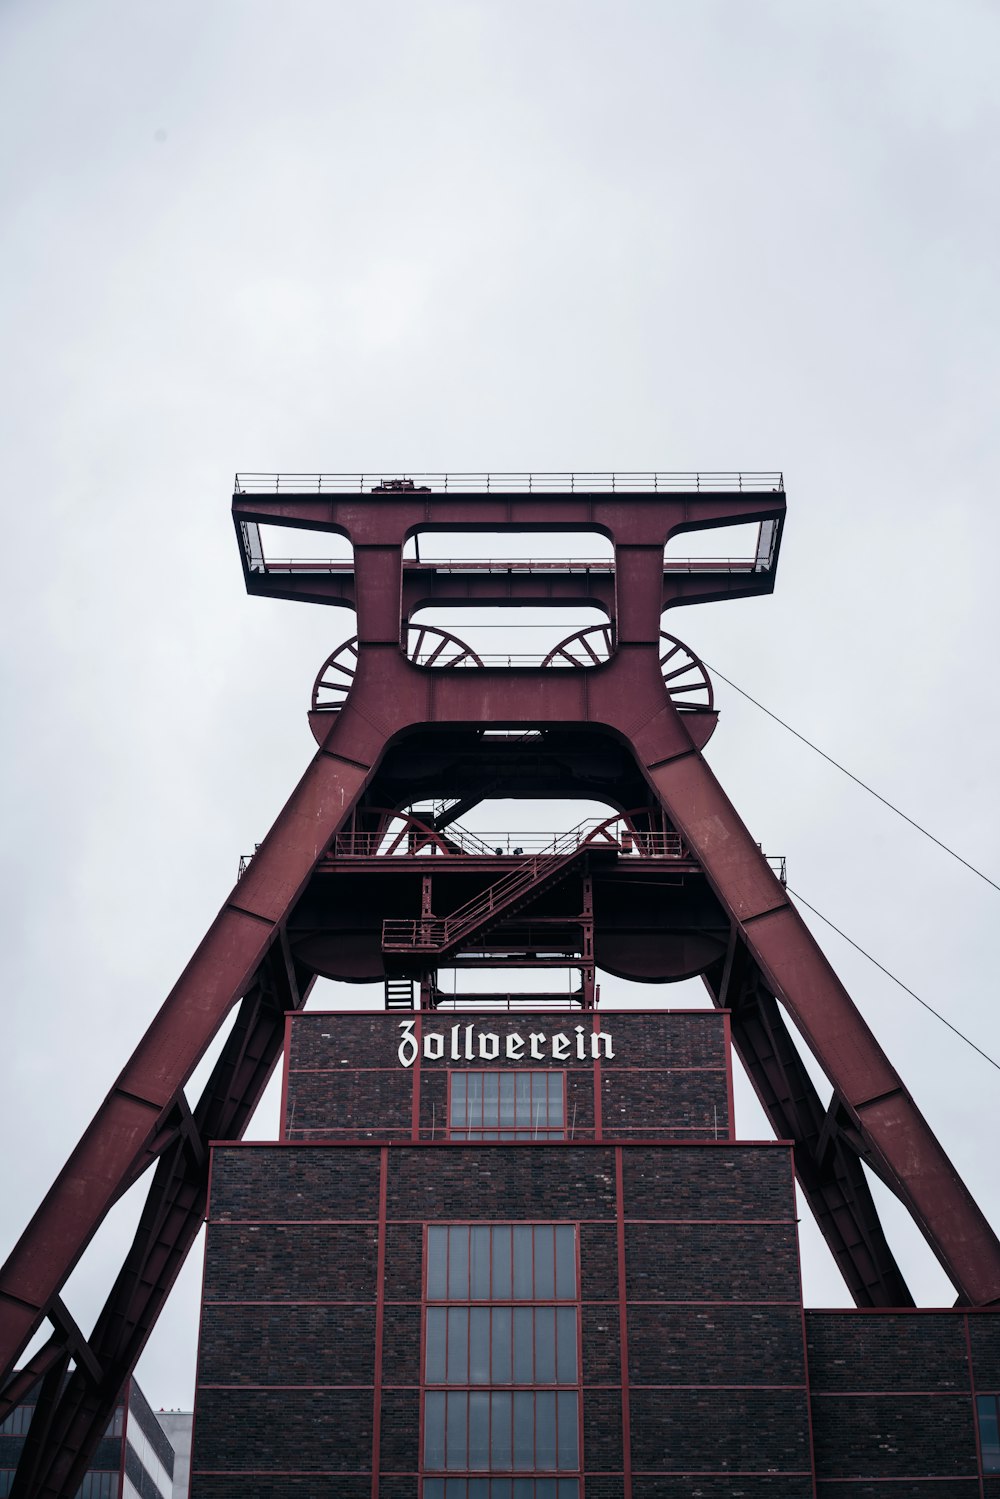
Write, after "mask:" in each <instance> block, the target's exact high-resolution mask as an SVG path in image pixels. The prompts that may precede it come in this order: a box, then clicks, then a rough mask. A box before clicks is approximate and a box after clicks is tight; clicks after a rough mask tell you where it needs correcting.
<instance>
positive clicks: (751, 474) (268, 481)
mask: <svg viewBox="0 0 1000 1499" xmlns="http://www.w3.org/2000/svg"><path fill="white" fill-rule="evenodd" d="M784 489H785V479H784V475H783V474H782V473H781V472H780V471H778V470H775V471H770V470H762V471H751V470H732V471H724V470H693V469H692V470H687V471H682V470H676V471H675V470H653V469H650V470H643V471H639V470H635V471H632V470H626V471H613V470H612V471H609V472H605V473H596V472H595V473H576V472H572V473H571V472H565V473H559V472H556V471H551V472H550V471H543V472H538V473H503V472H498V473H492V472H487V473H472V472H447V473H446V472H436V473H423V474H419V473H409V474H382V473H378V472H376V473H368V474H340V473H337V474H328V473H319V474H307V473H291V474H289V473H284V474H264V473H246V472H241V473H237V475H236V480H235V484H234V486H233V492H234V493H235V494H372V495H394V494H395V495H398V494H406V493H410V494H412V493H417V494H420V493H424V494H427V493H431V494H439V493H443V494H452V495H482V494H488V495H505V494H517V495H525V494H549V495H552V494H577V495H583V494H623V495H627V494H733V493H736V494H746V493H759V492H765V493H768V494H776V493H778V494H783V493H784Z"/></svg>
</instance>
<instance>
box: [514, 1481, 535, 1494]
mask: <svg viewBox="0 0 1000 1499" xmlns="http://www.w3.org/2000/svg"><path fill="white" fill-rule="evenodd" d="M513 1489H514V1499H535V1484H534V1480H533V1479H531V1478H515V1479H514V1483H513Z"/></svg>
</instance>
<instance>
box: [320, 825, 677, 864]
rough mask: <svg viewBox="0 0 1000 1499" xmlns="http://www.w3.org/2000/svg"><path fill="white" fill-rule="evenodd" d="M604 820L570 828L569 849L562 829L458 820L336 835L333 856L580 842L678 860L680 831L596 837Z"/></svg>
mask: <svg viewBox="0 0 1000 1499" xmlns="http://www.w3.org/2000/svg"><path fill="white" fill-rule="evenodd" d="M603 827H604V823H603V822H602V821H601V820H600V819H599V818H589V819H587V820H586V821H585V822H582V823H580V824H579V826H578V827H577V828H575V829H573V833H574V834H575V835H576V837H577V841H576V842H575V843H573V845H572V849H570V850H567V849H566V846H565V839H566V838H567V837H568V836H569V835H567V834H565V833H511V832H499V833H472V832H470V831H469V829H468V828H463V827H462V826H461V825H460V824H458V823H451V824H450V825H449V826H448V827H447V828H445V829H444V830H443V831H442V832H440V833H438V834H437V835H436V837H432V836H428V835H426V834H423V833H422V832H421V830H420V829H419V828H412V827H411V828H407V829H405V830H404V831H403V832H402V833H400V834H396V833H394V832H392V831H391V830H390V831H389V832H382V833H338V834H337V837H336V838H335V839H334V845H333V857H334V858H337V859H359V858H361V859H371V858H379V857H381V858H410V859H412V858H449V857H455V856H456V855H457V856H459V857H466V856H470V855H471V856H473V857H476V858H494V859H495V858H504V859H506V858H519V857H535V856H537V855H540V854H556V853H562V854H565V853H567V852H572V851H573V850H575V849H577V848H579V847H580V846H582V845H583V844H584V843H591V844H592V846H593V847H594V848H598V849H600V848H608V849H613V850H615V851H616V852H618V853H619V854H624V855H626V856H630V857H631V856H634V857H636V858H649V859H682V858H684V857H685V854H684V846H683V843H682V841H681V837H680V834H679V833H659V832H657V833H645V832H643V833H638V832H634V831H632V830H631V829H627V828H623V829H621V830H620V831H618V832H610V831H609V832H606V833H605V834H603V835H602V836H600V837H595V836H594V835H595V833H597V831H598V829H600V828H603Z"/></svg>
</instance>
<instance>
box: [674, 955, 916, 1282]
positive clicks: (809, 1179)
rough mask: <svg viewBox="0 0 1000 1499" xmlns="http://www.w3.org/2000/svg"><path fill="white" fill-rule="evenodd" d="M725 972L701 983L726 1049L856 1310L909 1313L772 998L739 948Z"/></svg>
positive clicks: (827, 1115) (856, 1165)
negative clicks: (787, 1144) (729, 1045)
mask: <svg viewBox="0 0 1000 1499" xmlns="http://www.w3.org/2000/svg"><path fill="white" fill-rule="evenodd" d="M725 972H726V970H725V968H724V966H723V965H722V964H719V965H718V967H717V969H716V970H715V972H714V973H708V974H705V975H704V981H705V985H706V987H707V988H708V991H709V993H710V994H711V995H712V998H713V1000H714V1001H715V1003H716V1004H718V1005H719V1006H720V1007H722V1006H727V1007H728V1008H729V1009H730V1011H731V1022H732V1036H733V1046H734V1047H735V1049H736V1052H737V1054H738V1056H739V1058H740V1060H741V1062H742V1063H743V1065H744V1067H745V1068H746V1070H747V1073H748V1075H749V1077H750V1081H751V1083H752V1084H753V1087H754V1091H755V1092H756V1094H757V1097H758V1098H759V1099H760V1102H761V1105H762V1107H763V1109H764V1112H765V1113H766V1114H767V1117H768V1120H769V1121H770V1124H771V1127H772V1129H773V1130H774V1132H775V1134H776V1135H777V1137H778V1138H779V1139H783V1140H792V1141H793V1142H794V1147H795V1149H794V1159H795V1176H796V1180H797V1181H798V1183H799V1186H800V1187H801V1188H802V1191H803V1193H804V1195H805V1197H806V1200H807V1202H808V1203H809V1206H810V1208H811V1209H812V1211H813V1214H814V1215H815V1218H816V1222H817V1224H818V1225H819V1229H820V1232H821V1233H822V1235H823V1237H824V1239H825V1240H826V1242H827V1245H828V1247H829V1249H830V1251H831V1253H832V1254H833V1257H834V1260H835V1261H836V1263H837V1267H838V1269H839V1270H840V1272H841V1274H842V1275H843V1277H844V1280H845V1282H846V1284H847V1287H848V1289H849V1291H850V1293H851V1295H852V1296H853V1298H854V1301H855V1303H856V1304H857V1305H858V1306H885V1307H888V1306H893V1307H898V1306H912V1305H913V1298H912V1297H911V1295H910V1292H909V1289H908V1287H907V1285H906V1281H905V1280H904V1278H903V1276H902V1273H901V1272H900V1269H899V1267H898V1265H897V1264H896V1261H895V1259H894V1257H893V1254H892V1251H891V1249H890V1248H889V1245H888V1243H887V1242H886V1238H885V1234H884V1232H883V1230H882V1225H881V1223H880V1222H879V1218H878V1213H877V1212H876V1209H875V1203H874V1201H873V1199H872V1195H871V1189H870V1188H869V1185H868V1181H867V1179H866V1177H865V1174H864V1171H863V1170H862V1166H861V1162H860V1161H859V1160H858V1158H857V1156H856V1155H855V1154H854V1153H853V1152H852V1151H851V1150H850V1149H849V1148H848V1146H847V1144H846V1142H845V1141H844V1140H843V1139H842V1137H841V1135H840V1132H839V1130H838V1129H837V1127H836V1124H835V1122H834V1121H835V1117H836V1112H837V1110H836V1109H835V1108H831V1109H829V1110H824V1108H823V1105H822V1103H821V1102H820V1098H819V1095H818V1093H817V1092H816V1089H815V1086H814V1085H813V1081H812V1078H811V1077H810V1076H809V1073H808V1072H807V1070H806V1068H805V1066H804V1064H803V1062H802V1058H801V1057H800V1056H799V1054H798V1052H797V1051H796V1049H795V1046H794V1043H793V1041H792V1038H791V1036H790V1035H789V1033H788V1028H787V1026H786V1025H785V1022H784V1019H783V1017H782V1014H781V1011H780V1009H779V1008H778V1003H777V1001H776V1000H775V998H774V995H773V994H771V993H770V991H769V990H768V989H767V986H766V984H765V983H764V981H763V978H762V975H761V972H760V969H759V968H758V967H757V965H756V963H755V962H754V961H753V959H752V958H751V957H750V955H749V954H748V953H747V950H746V947H745V945H744V944H743V943H742V942H738V943H737V945H736V951H735V954H734V957H733V960H732V964H731V968H730V971H729V972H730V982H729V984H728V986H727V988H726V989H725V991H724V990H723V983H722V978H723V974H724V973H725Z"/></svg>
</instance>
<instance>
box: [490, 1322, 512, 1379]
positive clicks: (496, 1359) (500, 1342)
mask: <svg viewBox="0 0 1000 1499" xmlns="http://www.w3.org/2000/svg"><path fill="white" fill-rule="evenodd" d="M511 1370H512V1364H511V1308H510V1307H509V1306H498V1307H494V1308H493V1374H492V1378H493V1383H494V1384H510V1383H511Z"/></svg>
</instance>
